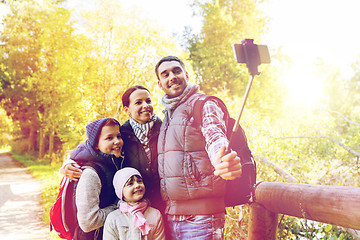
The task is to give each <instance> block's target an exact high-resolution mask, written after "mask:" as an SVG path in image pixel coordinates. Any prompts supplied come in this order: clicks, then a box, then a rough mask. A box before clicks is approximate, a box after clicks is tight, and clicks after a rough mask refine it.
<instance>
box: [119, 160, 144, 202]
mask: <svg viewBox="0 0 360 240" xmlns="http://www.w3.org/2000/svg"><path fill="white" fill-rule="evenodd" d="M134 175H137V176H140V177H141V174H140V172H139V171H138V170H136V169H135V168H132V167H125V168H122V169H120V170H119V171H117V172H116V173H115V175H114V179H113V185H114V188H115V193H116V196H118V198H119V199H122V198H123V194H122V190H123V188H124V186H125V183H126V182H127V181H128V180H129V178H131V177H132V176H134Z"/></svg>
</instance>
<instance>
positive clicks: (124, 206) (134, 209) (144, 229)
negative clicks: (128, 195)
mask: <svg viewBox="0 0 360 240" xmlns="http://www.w3.org/2000/svg"><path fill="white" fill-rule="evenodd" d="M147 206H148V203H147V202H141V203H139V204H136V205H129V204H128V203H126V202H120V204H119V209H120V211H121V212H128V213H131V214H132V215H134V224H135V226H136V227H137V228H139V229H140V231H141V235H143V236H144V235H147V234H148V233H149V231H150V230H151V228H150V226H149V224H147V222H146V219H145V217H144V215H143V213H142V212H143V211H145V210H146V208H147Z"/></svg>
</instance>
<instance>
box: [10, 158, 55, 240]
mask: <svg viewBox="0 0 360 240" xmlns="http://www.w3.org/2000/svg"><path fill="white" fill-rule="evenodd" d="M12 157H13V158H14V159H16V160H17V161H19V162H21V163H23V164H24V165H25V166H26V167H27V168H28V169H29V170H30V172H31V174H32V175H33V176H34V177H35V178H36V179H38V180H40V181H41V189H42V190H41V192H42V196H41V204H42V205H43V207H44V209H45V211H44V214H43V221H44V222H45V224H46V225H49V224H50V218H49V211H50V208H51V207H52V205H53V204H54V202H55V199H56V197H57V195H58V191H59V185H60V181H61V178H62V175H61V174H60V173H59V168H60V167H61V163H56V164H51V165H50V164H49V161H48V160H38V159H34V158H33V157H30V156H23V155H17V154H14V153H12ZM49 236H50V239H53V240H55V239H61V238H59V237H57V235H56V234H55V233H54V231H52V232H51V233H50V235H49Z"/></svg>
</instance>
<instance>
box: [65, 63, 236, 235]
mask: <svg viewBox="0 0 360 240" xmlns="http://www.w3.org/2000/svg"><path fill="white" fill-rule="evenodd" d="M155 73H156V76H157V78H158V85H159V87H160V88H161V89H162V90H163V91H164V93H165V94H164V96H163V97H162V104H163V105H164V106H165V110H164V115H165V117H164V120H163V121H161V120H160V118H159V117H158V116H156V115H155V114H154V112H153V105H152V101H151V95H150V92H149V91H148V90H147V89H146V88H145V87H143V86H138V85H136V86H133V87H130V88H129V89H127V90H126V91H125V93H124V94H123V96H122V104H123V107H124V110H125V112H126V113H127V114H128V115H129V116H130V118H129V120H127V121H126V122H125V123H124V124H123V125H120V124H119V122H118V121H117V120H115V119H113V118H102V119H97V120H95V121H93V122H91V123H89V124H88V125H87V126H86V135H87V138H88V139H87V141H86V142H84V143H81V144H80V145H79V146H78V147H77V148H76V149H75V150H74V151H73V152H72V153H71V156H70V159H69V160H67V161H65V162H64V165H63V166H62V168H61V172H62V173H63V174H64V175H65V176H66V177H68V178H70V179H73V180H78V181H79V182H78V186H77V191H76V205H77V209H78V213H77V217H78V221H79V229H77V231H76V237H75V239H104V240H107V239H223V235H224V224H225V213H226V211H225V204H224V193H225V182H226V180H228V179H234V178H236V177H239V176H240V175H241V165H240V158H239V157H238V156H237V155H236V152H234V151H231V152H230V153H225V149H226V146H227V145H228V139H227V138H226V125H227V119H224V113H223V112H222V110H221V108H220V107H219V106H218V105H217V103H216V102H215V101H213V100H209V101H207V102H206V103H205V105H204V107H203V110H202V119H203V121H202V125H201V126H200V127H199V126H197V125H196V124H193V118H192V110H193V106H194V103H195V101H196V100H197V99H198V98H199V97H200V96H201V95H202V93H200V92H199V87H198V86H197V85H195V84H192V83H190V82H189V75H188V72H187V71H186V68H185V65H184V63H183V61H182V60H181V59H179V58H178V57H175V56H167V57H164V58H162V59H161V60H160V61H159V62H158V63H157V65H156V67H155ZM89 161H92V162H93V164H97V165H99V166H100V167H101V168H102V169H104V172H105V173H104V175H105V176H99V175H98V173H97V171H96V170H95V169H94V168H92V167H91V166H90V167H89V166H85V167H82V166H83V165H84V163H86V162H89ZM101 179H105V183H106V184H103V185H102V182H103V181H101ZM104 185H105V186H104Z"/></svg>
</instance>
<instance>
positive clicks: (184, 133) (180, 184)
mask: <svg viewBox="0 0 360 240" xmlns="http://www.w3.org/2000/svg"><path fill="white" fill-rule="evenodd" d="M200 95H201V93H195V94H193V95H192V96H190V97H189V98H188V99H186V100H185V101H184V102H183V103H181V104H180V105H179V106H178V107H177V108H176V109H175V110H174V111H173V113H172V115H171V116H169V113H168V112H165V118H164V121H163V124H162V126H161V129H160V134H159V142H158V154H159V156H158V163H159V175H160V183H161V193H162V196H163V199H165V200H166V201H167V213H168V214H173V215H187V214H189V215H191V214H192V215H194V214H195V215H196V214H197V215H200V214H214V213H219V212H222V211H224V210H225V205H224V198H223V196H224V192H225V181H224V180H222V179H221V178H220V177H217V176H215V175H214V174H213V172H214V167H213V166H212V164H211V162H210V159H209V157H208V154H207V152H206V150H205V139H204V137H203V135H202V133H201V130H200V128H199V127H197V126H195V124H193V118H192V110H193V106H194V101H195V100H196V99H198V98H199V96H200ZM170 119H171V120H170ZM169 120H170V121H169Z"/></svg>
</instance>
